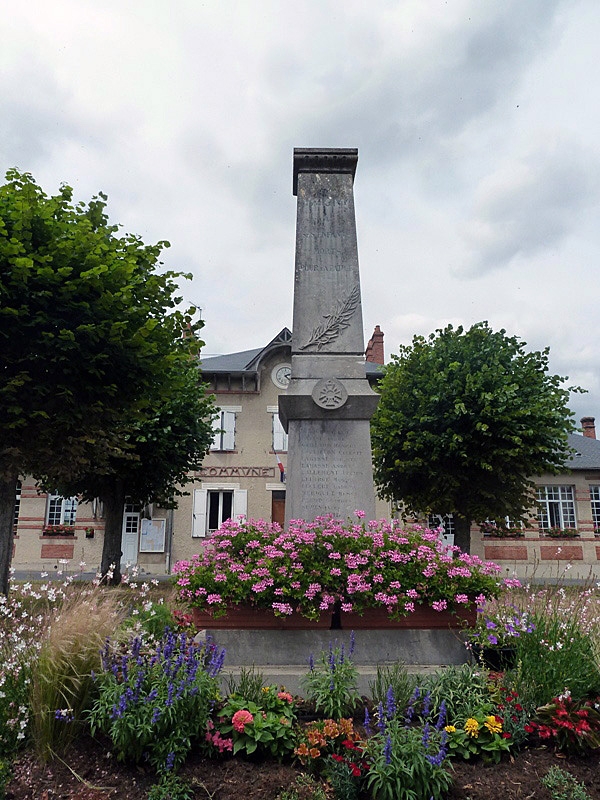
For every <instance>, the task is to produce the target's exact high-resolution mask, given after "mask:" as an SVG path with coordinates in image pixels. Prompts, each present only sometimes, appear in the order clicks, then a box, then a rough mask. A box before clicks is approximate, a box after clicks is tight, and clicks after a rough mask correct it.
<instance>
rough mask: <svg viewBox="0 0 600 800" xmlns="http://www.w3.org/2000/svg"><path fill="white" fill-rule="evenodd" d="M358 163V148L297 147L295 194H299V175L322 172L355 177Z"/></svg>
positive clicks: (295, 155)
mask: <svg viewBox="0 0 600 800" xmlns="http://www.w3.org/2000/svg"><path fill="white" fill-rule="evenodd" d="M357 163H358V149H357V148H356V147H325V148H322V147H295V148H294V173H293V175H294V177H293V194H294V197H296V195H297V194H298V173H300V172H320V173H329V174H331V173H338V174H346V175H352V180H353V181H354V175H355V173H356V165H357Z"/></svg>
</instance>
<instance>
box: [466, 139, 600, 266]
mask: <svg viewBox="0 0 600 800" xmlns="http://www.w3.org/2000/svg"><path fill="white" fill-rule="evenodd" d="M599 175H600V164H599V163H598V161H597V160H596V157H595V156H594V155H592V154H590V153H586V152H584V151H582V150H580V149H579V148H578V147H577V146H576V145H574V144H573V143H571V142H557V143H556V144H555V145H554V146H552V147H550V148H547V149H545V150H543V151H539V152H537V153H535V154H533V155H530V156H529V157H527V158H525V159H523V160H522V161H521V162H517V163H510V164H506V165H505V166H504V168H503V169H502V170H500V171H499V172H498V173H496V174H495V175H493V176H491V177H490V178H488V179H487V180H486V181H485V182H484V183H483V185H482V186H481V187H480V189H479V192H478V197H477V199H476V204H475V213H474V215H473V217H472V219H471V220H470V222H469V223H468V225H467V227H466V230H465V238H466V239H467V242H469V243H470V245H471V248H470V249H471V251H472V252H473V256H472V261H471V263H470V264H468V265H467V266H466V267H465V268H464V270H463V274H465V275H468V276H478V275H482V274H484V273H487V272H490V271H491V270H494V269H500V268H502V267H506V266H508V264H509V263H510V261H511V260H512V259H513V258H515V257H516V256H532V255H535V254H537V253H539V252H540V251H543V250H545V249H548V248H551V247H555V246H557V245H558V244H559V243H560V241H561V240H562V239H563V238H564V237H565V236H567V235H568V234H569V232H570V231H571V229H572V227H573V226H574V225H575V224H576V223H577V220H578V217H579V215H580V214H581V213H582V212H583V211H585V209H586V208H588V207H590V206H591V205H593V204H595V203H597V202H598V200H599V196H598V192H597V191H596V189H595V187H596V185H597V178H598V176H599Z"/></svg>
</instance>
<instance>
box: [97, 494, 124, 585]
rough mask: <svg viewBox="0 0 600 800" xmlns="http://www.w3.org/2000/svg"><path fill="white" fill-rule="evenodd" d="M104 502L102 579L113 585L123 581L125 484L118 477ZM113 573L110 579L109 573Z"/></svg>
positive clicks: (105, 496)
mask: <svg viewBox="0 0 600 800" xmlns="http://www.w3.org/2000/svg"><path fill="white" fill-rule="evenodd" d="M102 501H103V503H104V545H103V547H102V564H101V566H100V571H101V573H102V579H103V580H105V581H106V582H107V583H110V584H111V585H112V586H117V585H118V584H119V583H121V556H122V554H123V553H122V551H121V536H122V531H123V511H124V508H125V486H124V483H123V481H122V480H119V479H116V480H115V481H114V482H113V484H112V486H111V487H108V489H107V491H106V492H105V493H104V494H103V496H102ZM110 573H112V577H111V578H110V579H109V578H108V575H109V574H110Z"/></svg>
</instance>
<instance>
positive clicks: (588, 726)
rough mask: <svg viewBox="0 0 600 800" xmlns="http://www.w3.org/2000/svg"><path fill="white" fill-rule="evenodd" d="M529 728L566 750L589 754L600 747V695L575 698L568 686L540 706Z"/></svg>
mask: <svg viewBox="0 0 600 800" xmlns="http://www.w3.org/2000/svg"><path fill="white" fill-rule="evenodd" d="M526 729H527V731H528V732H529V733H533V734H536V735H537V736H538V737H539V738H540V740H542V741H544V742H553V743H554V744H555V745H556V746H557V748H558V749H559V750H561V751H563V752H565V753H575V754H577V755H587V754H588V753H590V752H591V751H592V750H597V749H598V748H600V697H596V698H595V700H591V699H587V700H574V699H573V698H572V697H571V693H570V692H569V691H568V690H567V691H565V692H563V693H562V694H560V695H559V696H558V697H555V698H553V699H552V701H551V702H550V703H546V704H545V705H543V706H540V707H539V708H538V709H537V711H536V713H535V717H534V719H533V720H532V721H531V722H530V723H529V724H528V726H527V728H526Z"/></svg>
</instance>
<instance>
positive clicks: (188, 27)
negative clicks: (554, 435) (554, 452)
mask: <svg viewBox="0 0 600 800" xmlns="http://www.w3.org/2000/svg"><path fill="white" fill-rule="evenodd" d="M599 38H600V3H599V2H598V0H562V1H561V0H447V1H445V0H399V1H398V2H392V0H369V2H366V0H294V2H293V3H292V2H288V1H287V0H205V1H204V2H200V0H170V2H169V0H23V2H20V3H11V4H10V11H9V12H7V13H5V14H4V15H3V18H2V24H1V26H0V78H1V80H0V171H1V175H2V176H3V175H4V173H5V172H6V170H7V169H8V168H10V167H13V166H17V167H19V168H20V169H22V170H25V171H28V172H31V173H33V175H34V177H35V178H36V180H37V181H38V182H39V183H40V184H41V185H42V186H43V188H44V189H45V190H46V191H47V192H48V193H53V192H55V191H56V190H57V189H58V187H59V185H60V183H61V182H66V183H68V184H70V185H71V186H73V187H74V189H75V196H76V199H77V200H88V199H89V198H90V197H91V196H92V195H93V194H95V193H97V192H98V191H104V192H106V193H107V194H108V195H109V206H108V213H109V216H110V218H111V221H114V222H119V223H121V224H122V226H123V229H124V230H125V231H127V232H131V233H136V234H139V235H140V236H141V237H142V238H143V239H144V241H146V242H147V243H151V242H155V241H157V240H160V239H167V240H169V241H170V242H171V245H172V246H171V249H170V250H168V251H166V252H165V258H164V260H165V263H166V264H167V266H168V267H169V268H171V269H176V270H182V271H185V272H191V273H192V274H193V280H192V281H191V282H190V283H187V284H185V285H184V286H183V294H184V296H185V299H186V300H187V301H189V302H193V303H195V304H197V305H198V306H199V307H201V308H202V310H203V317H204V319H205V321H206V327H205V328H204V338H205V341H206V346H205V348H204V353H205V354H216V353H226V352H233V351H236V350H245V349H249V348H252V347H260V346H262V345H264V344H266V343H267V342H268V341H270V340H271V339H272V338H273V336H275V335H276V334H277V333H278V332H279V331H280V330H281V328H283V327H284V326H286V325H287V326H288V327H291V326H292V292H293V269H294V236H295V198H294V197H293V195H292V151H293V148H294V147H358V150H359V163H358V169H357V173H356V179H355V202H356V214H357V227H358V243H359V258H360V269H361V283H362V301H363V318H364V323H365V340H366V339H368V338H369V336H370V335H371V333H372V331H373V328H374V326H375V325H377V324H378V325H380V326H381V328H382V330H383V331H384V333H385V349H386V357H389V354H390V353H393V352H397V350H398V346H399V345H400V344H408V343H410V341H411V339H412V336H413V335H414V334H416V333H418V334H423V335H427V334H429V333H430V332H432V331H434V330H435V329H437V328H440V327H443V326H445V325H446V324H448V323H452V324H454V325H459V324H461V325H463V326H470V325H472V324H473V323H475V322H479V321H481V320H488V321H489V323H490V325H491V326H492V327H493V328H494V329H499V328H505V329H506V330H507V332H508V333H509V334H511V335H512V334H515V335H518V336H520V337H521V338H522V339H523V340H524V341H526V342H527V345H528V347H529V348H530V349H542V348H543V347H545V346H549V347H550V365H551V370H552V371H553V372H556V373H559V374H561V375H568V376H569V379H570V383H572V384H579V385H581V386H582V387H584V388H586V389H588V391H589V393H588V394H587V395H574V396H573V397H572V400H571V408H572V409H573V411H574V412H575V413H576V418H577V420H579V417H581V416H582V415H586V414H589V415H592V416H597V417H598V418H599V420H600V320H599V314H598V310H599V301H600V291H599V286H598V280H597V275H598V262H599V257H600V225H599V224H598V212H599V203H600V181H599V176H600V125H599V117H600V80H599V78H598V75H599V66H600V64H599V62H600V55H599V49H598V41H599ZM0 177H1V176H0Z"/></svg>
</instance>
